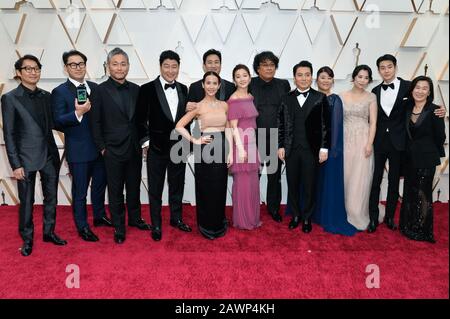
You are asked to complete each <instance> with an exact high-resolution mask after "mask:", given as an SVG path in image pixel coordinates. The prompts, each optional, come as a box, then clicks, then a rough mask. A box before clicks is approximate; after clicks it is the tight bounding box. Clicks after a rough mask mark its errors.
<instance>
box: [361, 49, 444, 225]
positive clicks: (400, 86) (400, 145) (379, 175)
mask: <svg viewBox="0 0 450 319" xmlns="http://www.w3.org/2000/svg"><path fill="white" fill-rule="evenodd" d="M377 67H378V71H379V73H380V75H381V77H382V79H383V82H382V83H381V84H380V85H378V86H376V87H375V88H373V90H372V93H374V94H375V95H376V96H377V102H378V118H377V132H376V135H375V140H374V143H373V146H374V156H375V169H374V173H373V180H372V188H371V191H370V200H369V212H370V223H369V227H368V229H367V231H368V232H369V233H373V232H375V231H376V229H377V226H378V218H379V209H378V204H379V201H380V186H381V182H382V181H383V174H384V168H385V165H386V160H388V161H389V173H388V191H387V198H386V216H385V218H384V222H385V224H386V226H387V227H388V228H389V229H392V230H395V229H397V225H395V223H394V214H395V210H396V207H397V201H398V197H399V182H400V174H401V163H402V157H403V153H404V151H405V143H406V127H405V120H404V119H405V116H406V113H405V112H406V105H405V101H406V100H407V98H408V97H407V96H408V92H409V90H410V86H411V82H410V81H405V80H403V79H402V78H398V77H397V71H398V68H397V59H396V58H395V57H394V56H393V55H390V54H386V55H383V56H381V57H380V58H378V60H377ZM445 113H446V111H445V108H444V107H441V108H440V109H439V110H438V111H437V112H436V115H437V116H440V117H444V116H445Z"/></svg>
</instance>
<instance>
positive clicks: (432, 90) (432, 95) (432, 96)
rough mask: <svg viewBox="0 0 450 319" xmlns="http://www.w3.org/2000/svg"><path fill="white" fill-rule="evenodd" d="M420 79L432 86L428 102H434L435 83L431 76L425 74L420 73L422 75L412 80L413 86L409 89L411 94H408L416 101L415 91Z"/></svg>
mask: <svg viewBox="0 0 450 319" xmlns="http://www.w3.org/2000/svg"><path fill="white" fill-rule="evenodd" d="M420 81H425V82H428V85H429V87H430V95H428V97H427V104H431V103H433V101H434V84H433V80H432V79H431V78H429V77H428V76H424V75H420V76H418V77H416V78H415V79H414V80H413V81H412V82H411V88H410V89H409V94H408V96H409V98H410V99H411V101H412V102H413V101H414V98H413V91H414V89H415V88H416V86H417V83H419V82H420ZM413 103H414V102H413Z"/></svg>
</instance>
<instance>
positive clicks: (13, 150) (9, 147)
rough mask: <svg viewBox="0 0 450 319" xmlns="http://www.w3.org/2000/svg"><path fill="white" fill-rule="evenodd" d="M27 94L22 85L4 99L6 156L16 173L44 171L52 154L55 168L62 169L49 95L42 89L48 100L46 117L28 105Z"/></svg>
mask: <svg viewBox="0 0 450 319" xmlns="http://www.w3.org/2000/svg"><path fill="white" fill-rule="evenodd" d="M25 94H27V93H26V92H25V90H24V88H23V87H22V86H21V85H19V86H18V87H17V88H15V89H14V90H12V91H10V92H8V93H6V94H4V95H3V96H2V98H1V104H2V116H3V135H4V140H5V145H6V153H7V156H8V160H9V163H10V165H11V168H12V169H13V170H15V169H17V168H20V167H23V168H24V170H25V171H29V172H33V171H38V170H40V169H42V168H43V167H44V166H45V165H46V163H47V159H48V156H49V155H51V156H52V159H53V163H54V165H55V167H56V168H58V167H59V162H60V160H59V152H58V148H57V146H56V143H55V138H54V137H53V132H52V129H53V128H54V123H53V118H52V110H51V100H50V99H51V98H50V93H49V92H47V91H44V90H40V93H39V94H41V95H42V96H43V98H44V101H45V110H44V118H45V123H41V122H42V120H41V118H40V116H39V115H38V114H37V113H36V112H35V110H34V108H33V107H32V106H30V105H27V104H28V103H27V98H26V96H25Z"/></svg>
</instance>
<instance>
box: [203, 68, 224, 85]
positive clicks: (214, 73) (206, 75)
mask: <svg viewBox="0 0 450 319" xmlns="http://www.w3.org/2000/svg"><path fill="white" fill-rule="evenodd" d="M211 75H213V76H215V77H216V78H217V79H218V80H219V84H220V83H221V82H222V79H221V78H220V75H219V74H217V73H216V72H214V71H209V72H206V73H205V75H203V80H202V83H203V84H204V83H205V82H206V78H207V77H208V76H211Z"/></svg>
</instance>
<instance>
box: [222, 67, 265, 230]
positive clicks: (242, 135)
mask: <svg viewBox="0 0 450 319" xmlns="http://www.w3.org/2000/svg"><path fill="white" fill-rule="evenodd" d="M233 80H234V82H235V83H236V86H237V90H236V92H235V93H234V94H233V95H232V96H231V98H230V99H229V100H228V120H229V121H230V126H231V128H232V131H233V151H232V152H233V161H232V165H231V172H232V174H233V194H232V197H233V226H234V227H236V228H240V229H254V228H256V227H259V226H260V225H261V221H260V197H259V177H258V172H259V166H260V163H259V158H258V150H257V147H256V133H255V129H256V117H257V116H258V111H257V110H256V107H255V105H254V103H253V96H251V95H250V94H249V93H248V85H249V84H250V81H251V77H250V70H249V69H248V68H247V67H246V66H245V65H237V66H236V67H235V68H234V70H233Z"/></svg>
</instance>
